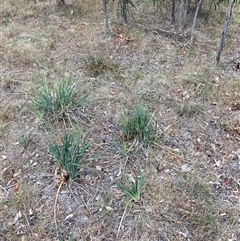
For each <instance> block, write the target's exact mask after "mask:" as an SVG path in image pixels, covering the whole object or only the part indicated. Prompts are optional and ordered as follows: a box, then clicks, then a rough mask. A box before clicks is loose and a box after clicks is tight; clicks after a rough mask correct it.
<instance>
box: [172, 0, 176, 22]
mask: <svg viewBox="0 0 240 241" xmlns="http://www.w3.org/2000/svg"><path fill="white" fill-rule="evenodd" d="M175 6H176V2H175V0H172V23H175Z"/></svg>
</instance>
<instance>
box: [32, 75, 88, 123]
mask: <svg viewBox="0 0 240 241" xmlns="http://www.w3.org/2000/svg"><path fill="white" fill-rule="evenodd" d="M78 93H79V88H78V87H76V86H75V85H74V84H73V82H72V77H69V78H67V79H61V80H60V81H59V82H56V83H55V84H54V86H53V87H49V85H48V84H47V81H46V78H45V79H44V82H43V88H42V89H41V90H40V91H38V92H36V93H35V97H34V98H33V99H32V100H31V106H32V110H33V113H34V114H35V115H36V117H37V118H38V119H39V120H40V121H44V120H49V119H50V120H52V121H54V120H58V119H69V117H70V118H71V116H73V115H74V114H73V111H74V110H76V109H77V108H79V107H80V106H82V104H83V103H84V102H85V100H86V98H87V95H84V96H82V97H77V95H78Z"/></svg>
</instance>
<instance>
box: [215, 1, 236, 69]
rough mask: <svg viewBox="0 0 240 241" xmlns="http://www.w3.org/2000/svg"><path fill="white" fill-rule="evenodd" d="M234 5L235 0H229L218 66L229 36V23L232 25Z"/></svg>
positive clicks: (218, 54) (217, 58)
mask: <svg viewBox="0 0 240 241" xmlns="http://www.w3.org/2000/svg"><path fill="white" fill-rule="evenodd" d="M232 5H233V0H229V4H228V10H227V18H226V23H225V27H224V30H223V32H222V39H221V42H220V45H219V49H218V53H217V57H216V61H217V65H218V63H219V61H220V57H221V53H222V50H223V45H224V42H225V39H226V35H227V30H228V27H229V23H230V20H231V17H232Z"/></svg>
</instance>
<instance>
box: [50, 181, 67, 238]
mask: <svg viewBox="0 0 240 241" xmlns="http://www.w3.org/2000/svg"><path fill="white" fill-rule="evenodd" d="M64 181H65V179H64V178H62V179H61V182H60V183H59V187H58V189H57V193H56V198H55V202H54V214H53V219H54V224H55V229H56V233H57V237H58V226H57V200H58V195H59V192H60V189H61V187H62V185H63V183H64Z"/></svg>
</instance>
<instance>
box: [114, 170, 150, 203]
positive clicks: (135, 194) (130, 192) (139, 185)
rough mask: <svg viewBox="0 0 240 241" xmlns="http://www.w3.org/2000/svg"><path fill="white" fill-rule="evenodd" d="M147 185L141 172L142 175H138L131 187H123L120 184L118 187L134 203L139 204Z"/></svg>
mask: <svg viewBox="0 0 240 241" xmlns="http://www.w3.org/2000/svg"><path fill="white" fill-rule="evenodd" d="M145 183H146V179H145V177H144V176H143V173H142V171H141V173H140V175H137V176H136V178H135V180H134V182H133V183H132V185H130V186H123V185H121V184H118V187H119V188H120V189H121V190H122V191H123V192H124V193H125V194H126V195H127V196H128V197H129V198H130V199H131V200H133V201H134V202H138V201H139V200H140V197H141V192H142V189H143V187H144V185H145Z"/></svg>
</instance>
